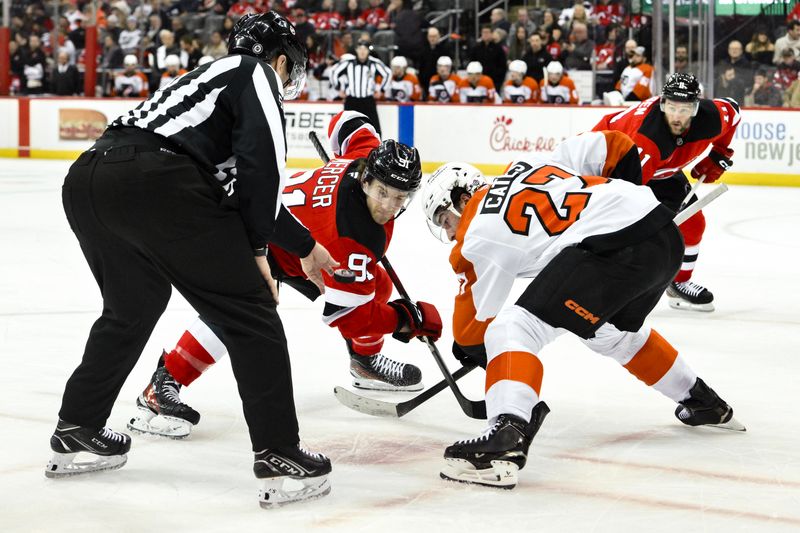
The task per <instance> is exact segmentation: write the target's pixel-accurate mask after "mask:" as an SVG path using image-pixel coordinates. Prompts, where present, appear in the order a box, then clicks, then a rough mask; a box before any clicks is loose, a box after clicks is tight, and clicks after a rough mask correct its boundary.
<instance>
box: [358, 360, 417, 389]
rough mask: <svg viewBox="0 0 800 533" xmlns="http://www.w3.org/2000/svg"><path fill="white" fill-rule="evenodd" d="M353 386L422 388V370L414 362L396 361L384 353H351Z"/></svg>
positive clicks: (361, 387)
mask: <svg viewBox="0 0 800 533" xmlns="http://www.w3.org/2000/svg"><path fill="white" fill-rule="evenodd" d="M350 375H351V376H353V387H356V388H358V389H367V390H380V391H419V390H422V372H421V371H420V369H419V368H418V367H416V366H414V365H412V364H409V363H403V362H401V361H395V360H394V359H391V358H389V357H386V356H385V355H383V354H382V353H379V354H375V355H369V356H367V355H358V354H357V353H352V352H351V353H350Z"/></svg>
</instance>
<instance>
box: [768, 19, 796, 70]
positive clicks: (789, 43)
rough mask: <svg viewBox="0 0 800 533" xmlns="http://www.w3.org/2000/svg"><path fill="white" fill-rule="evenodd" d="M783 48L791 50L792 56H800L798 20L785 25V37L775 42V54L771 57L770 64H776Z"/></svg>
mask: <svg viewBox="0 0 800 533" xmlns="http://www.w3.org/2000/svg"><path fill="white" fill-rule="evenodd" d="M785 48H793V49H794V55H795V56H798V55H800V20H791V21H789V23H788V24H787V25H786V35H784V36H783V37H781V38H780V39H778V40H777V41H775V53H774V54H773V55H772V62H773V63H774V64H776V65H777V64H778V63H779V62H780V60H781V57H782V56H781V53H782V52H783V50H784V49H785Z"/></svg>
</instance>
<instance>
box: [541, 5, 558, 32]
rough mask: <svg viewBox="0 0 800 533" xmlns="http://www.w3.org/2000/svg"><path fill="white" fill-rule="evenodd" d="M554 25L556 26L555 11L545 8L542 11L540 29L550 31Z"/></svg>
mask: <svg viewBox="0 0 800 533" xmlns="http://www.w3.org/2000/svg"><path fill="white" fill-rule="evenodd" d="M556 26H558V19H557V17H556V14H555V12H553V10H552V9H546V10H545V11H544V13H542V29H543V30H544V31H546V32H550V31H551V30H552V29H553V28H555V27H556Z"/></svg>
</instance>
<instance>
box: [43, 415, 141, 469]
mask: <svg viewBox="0 0 800 533" xmlns="http://www.w3.org/2000/svg"><path fill="white" fill-rule="evenodd" d="M50 448H51V449H52V450H53V458H52V459H51V460H50V462H49V463H47V469H46V470H45V472H44V475H45V476H47V477H49V478H61V477H67V476H76V475H80V474H88V473H90V472H99V471H102V470H116V469H118V468H122V467H123V466H124V465H125V463H126V462H127V461H128V456H127V453H128V450H130V449H131V438H130V437H129V436H128V435H126V434H124V433H117V432H116V431H112V430H110V429H108V428H102V429H95V428H88V427H83V426H78V425H76V424H70V423H69V422H65V421H63V420H59V421H58V425H57V426H56V430H55V432H54V433H53V436H52V437H50ZM80 453H84V454H90V455H94V456H95V459H94V461H80V462H78V461H75V459H76V458H77V456H78V454H80Z"/></svg>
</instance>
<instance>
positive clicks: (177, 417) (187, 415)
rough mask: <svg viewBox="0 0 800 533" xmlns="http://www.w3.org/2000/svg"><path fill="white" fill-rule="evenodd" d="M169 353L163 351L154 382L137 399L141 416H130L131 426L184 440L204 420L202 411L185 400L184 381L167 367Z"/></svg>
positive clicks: (152, 380) (133, 428)
mask: <svg viewBox="0 0 800 533" xmlns="http://www.w3.org/2000/svg"><path fill="white" fill-rule="evenodd" d="M165 355H166V353H162V354H161V358H160V359H159V360H158V367H157V368H156V371H155V372H153V377H152V378H150V384H149V385H147V388H145V389H144V392H142V394H140V395H139V397H138V398H136V407H138V408H139V416H136V417H133V418H131V419H130V421H129V422H128V429H130V430H132V431H136V432H139V433H149V434H151V435H160V436H163V437H170V438H173V439H182V438H184V437H187V436H188V435H189V434H190V433H191V432H192V426H195V425H196V424H197V423H198V422H200V413H198V412H197V411H195V410H194V409H192V408H191V407H189V406H188V405H186V404H185V403H183V402H182V401H181V398H180V396H179V393H180V390H181V384H180V383H178V382H177V381H175V378H173V377H172V374H170V373H169V370H167V367H165V366H164V356H165Z"/></svg>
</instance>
